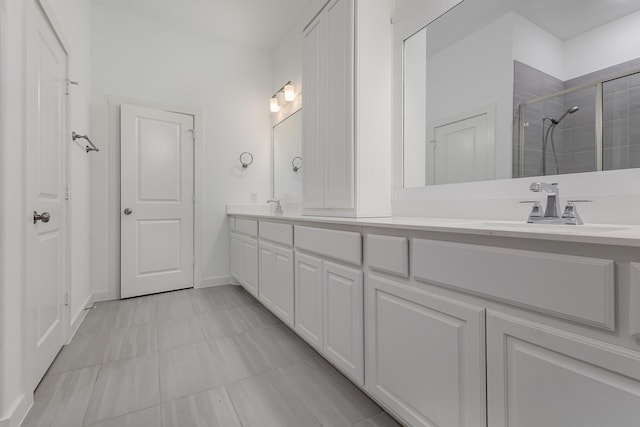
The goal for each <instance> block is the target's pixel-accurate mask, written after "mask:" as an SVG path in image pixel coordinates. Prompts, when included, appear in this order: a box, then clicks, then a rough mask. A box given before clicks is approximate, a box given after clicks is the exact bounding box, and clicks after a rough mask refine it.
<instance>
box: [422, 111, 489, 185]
mask: <svg viewBox="0 0 640 427" xmlns="http://www.w3.org/2000/svg"><path fill="white" fill-rule="evenodd" d="M491 119H492V114H490V113H489V112H482V113H480V114H476V115H470V116H467V117H464V118H456V119H453V120H451V121H449V122H442V123H440V124H438V125H437V126H435V127H434V129H433V135H434V140H433V141H432V143H433V150H427V159H426V164H427V176H426V182H427V184H428V185H430V184H453V183H458V182H474V181H483V180H488V179H494V178H495V148H494V146H495V141H494V140H493V139H494V138H493V135H494V134H495V131H494V127H495V123H494V122H493V121H492V120H491Z"/></svg>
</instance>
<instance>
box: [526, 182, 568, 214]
mask: <svg viewBox="0 0 640 427" xmlns="http://www.w3.org/2000/svg"><path fill="white" fill-rule="evenodd" d="M529 190H531V191H533V192H534V193H539V192H541V191H543V192H545V193H547V207H546V208H545V210H544V216H543V217H542V218H541V221H542V222H558V223H560V222H562V221H561V218H560V215H561V212H562V211H561V210H560V189H559V188H558V184H557V183H553V184H545V183H544V182H534V183H532V184H531V186H529Z"/></svg>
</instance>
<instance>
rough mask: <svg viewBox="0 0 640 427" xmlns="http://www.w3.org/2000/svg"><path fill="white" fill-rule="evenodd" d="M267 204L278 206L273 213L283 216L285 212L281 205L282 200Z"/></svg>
mask: <svg viewBox="0 0 640 427" xmlns="http://www.w3.org/2000/svg"><path fill="white" fill-rule="evenodd" d="M267 203H275V204H276V210H275V211H273V213H274V214H275V215H283V214H284V212H283V211H282V205H281V204H280V200H267Z"/></svg>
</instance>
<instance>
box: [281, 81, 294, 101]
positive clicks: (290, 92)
mask: <svg viewBox="0 0 640 427" xmlns="http://www.w3.org/2000/svg"><path fill="white" fill-rule="evenodd" d="M295 99H296V89H295V88H294V87H293V85H292V84H291V82H289V83H287V84H286V85H284V100H285V101H287V102H291V101H295Z"/></svg>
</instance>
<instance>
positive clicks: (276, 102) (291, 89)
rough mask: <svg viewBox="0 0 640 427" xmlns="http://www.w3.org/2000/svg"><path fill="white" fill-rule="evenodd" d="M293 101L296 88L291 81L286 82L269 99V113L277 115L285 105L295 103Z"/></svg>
mask: <svg viewBox="0 0 640 427" xmlns="http://www.w3.org/2000/svg"><path fill="white" fill-rule="evenodd" d="M295 99H296V88H295V86H293V84H292V83H291V81H288V82H287V83H285V84H284V85H283V86H282V87H281V88H280V89H279V90H278V91H277V92H276V93H274V94H273V96H272V97H271V112H272V113H277V112H278V111H280V107H282V106H284V105H287V103H289V102H291V101H295Z"/></svg>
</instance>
